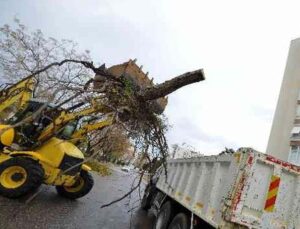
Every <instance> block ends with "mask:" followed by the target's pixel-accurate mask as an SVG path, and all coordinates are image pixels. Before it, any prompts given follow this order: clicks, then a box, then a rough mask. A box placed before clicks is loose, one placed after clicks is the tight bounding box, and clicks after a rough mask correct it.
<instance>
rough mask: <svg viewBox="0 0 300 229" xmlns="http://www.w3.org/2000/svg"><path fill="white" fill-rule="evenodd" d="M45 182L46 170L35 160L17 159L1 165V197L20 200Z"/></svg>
mask: <svg viewBox="0 0 300 229" xmlns="http://www.w3.org/2000/svg"><path fill="white" fill-rule="evenodd" d="M43 180H44V170H43V168H42V166H41V165H40V164H39V163H38V162H37V161H35V160H33V159H30V158H26V157H15V158H11V159H9V160H7V161H4V162H2V163H1V164H0V195H2V196H5V197H8V198H12V199H15V198H19V197H21V196H24V195H26V194H28V193H30V192H33V191H35V190H36V189H37V188H38V187H39V186H40V185H41V184H42V183H43Z"/></svg>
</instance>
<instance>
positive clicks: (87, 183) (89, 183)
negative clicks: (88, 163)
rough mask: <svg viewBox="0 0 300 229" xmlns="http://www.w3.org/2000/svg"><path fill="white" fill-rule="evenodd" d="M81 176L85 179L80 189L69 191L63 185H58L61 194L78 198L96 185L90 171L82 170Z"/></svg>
mask: <svg viewBox="0 0 300 229" xmlns="http://www.w3.org/2000/svg"><path fill="white" fill-rule="evenodd" d="M80 176H81V177H82V178H83V180H84V186H83V188H82V189H81V190H80V191H78V192H67V191H66V190H65V188H64V187H63V186H56V191H57V193H58V194H59V195H60V196H62V197H65V198H68V199H78V198H81V197H83V196H85V195H87V194H88V193H89V192H90V191H91V190H92V188H93V186H94V179H93V177H92V175H91V174H90V173H89V172H87V171H84V170H81V172H80Z"/></svg>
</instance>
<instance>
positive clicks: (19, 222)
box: [0, 170, 151, 229]
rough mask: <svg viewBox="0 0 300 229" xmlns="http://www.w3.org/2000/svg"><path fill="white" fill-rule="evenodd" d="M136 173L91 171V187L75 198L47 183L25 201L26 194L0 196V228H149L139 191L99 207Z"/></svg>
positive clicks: (123, 189) (125, 187)
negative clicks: (79, 197)
mask: <svg viewBox="0 0 300 229" xmlns="http://www.w3.org/2000/svg"><path fill="white" fill-rule="evenodd" d="M135 176H136V175H135V174H132V173H131V174H127V173H123V172H121V171H117V170H114V171H113V174H112V175H111V176H108V177H100V176H98V175H96V174H94V179H95V186H94V188H93V190H92V191H91V193H90V194H88V195H87V196H86V197H83V198H81V199H79V200H76V201H73V200H68V199H64V198H62V197H60V196H58V195H57V194H56V191H55V188H54V187H50V186H42V187H41V189H40V192H39V194H38V195H37V196H36V197H35V198H34V199H33V200H32V201H31V202H29V203H28V204H26V201H27V200H28V198H29V197H26V198H22V199H20V200H10V199H6V198H4V197H1V196H0V229H2V228H3V229H4V228H5V229H10V228H11V229H16V228H23V229H27V228H28V229H32V228H39V229H40V228H41V229H42V228H47V229H48V228H50V229H61V228H63V229H65V228H66V229H69V228H70V229H71V228H72V229H77V228H78V229H81V228H92V229H93V228H97V229H123V228H124V229H126V228H132V229H150V224H151V223H150V220H149V217H147V215H146V213H145V212H143V211H141V210H139V208H138V206H139V194H138V192H135V193H134V194H133V195H132V196H131V198H126V199H125V200H123V201H121V202H118V203H116V204H114V205H113V206H110V207H107V208H104V209H101V208H100V207H101V205H103V204H106V203H108V202H110V201H112V200H115V199H117V198H118V197H121V196H122V195H124V194H125V193H126V192H127V191H128V190H130V187H131V185H132V182H133V181H134V177H135Z"/></svg>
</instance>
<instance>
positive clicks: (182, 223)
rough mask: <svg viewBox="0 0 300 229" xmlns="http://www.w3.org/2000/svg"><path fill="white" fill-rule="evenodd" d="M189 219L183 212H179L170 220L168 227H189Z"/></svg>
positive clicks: (179, 228)
mask: <svg viewBox="0 0 300 229" xmlns="http://www.w3.org/2000/svg"><path fill="white" fill-rule="evenodd" d="M190 225H191V222H190V219H189V218H188V217H187V215H186V214H184V213H179V214H177V215H176V216H175V218H174V219H173V220H172V222H171V224H170V226H169V228H168V229H190Z"/></svg>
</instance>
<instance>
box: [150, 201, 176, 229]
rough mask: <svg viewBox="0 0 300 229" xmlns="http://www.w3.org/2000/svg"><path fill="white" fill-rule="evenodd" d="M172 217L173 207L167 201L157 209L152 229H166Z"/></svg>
mask: <svg viewBox="0 0 300 229" xmlns="http://www.w3.org/2000/svg"><path fill="white" fill-rule="evenodd" d="M173 216H174V211H173V206H172V203H171V201H167V202H166V203H164V204H163V206H162V207H161V208H160V209H159V212H158V215H157V217H156V219H155V222H154V227H153V229H167V228H168V226H169V224H170V222H171V220H172V218H173Z"/></svg>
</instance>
